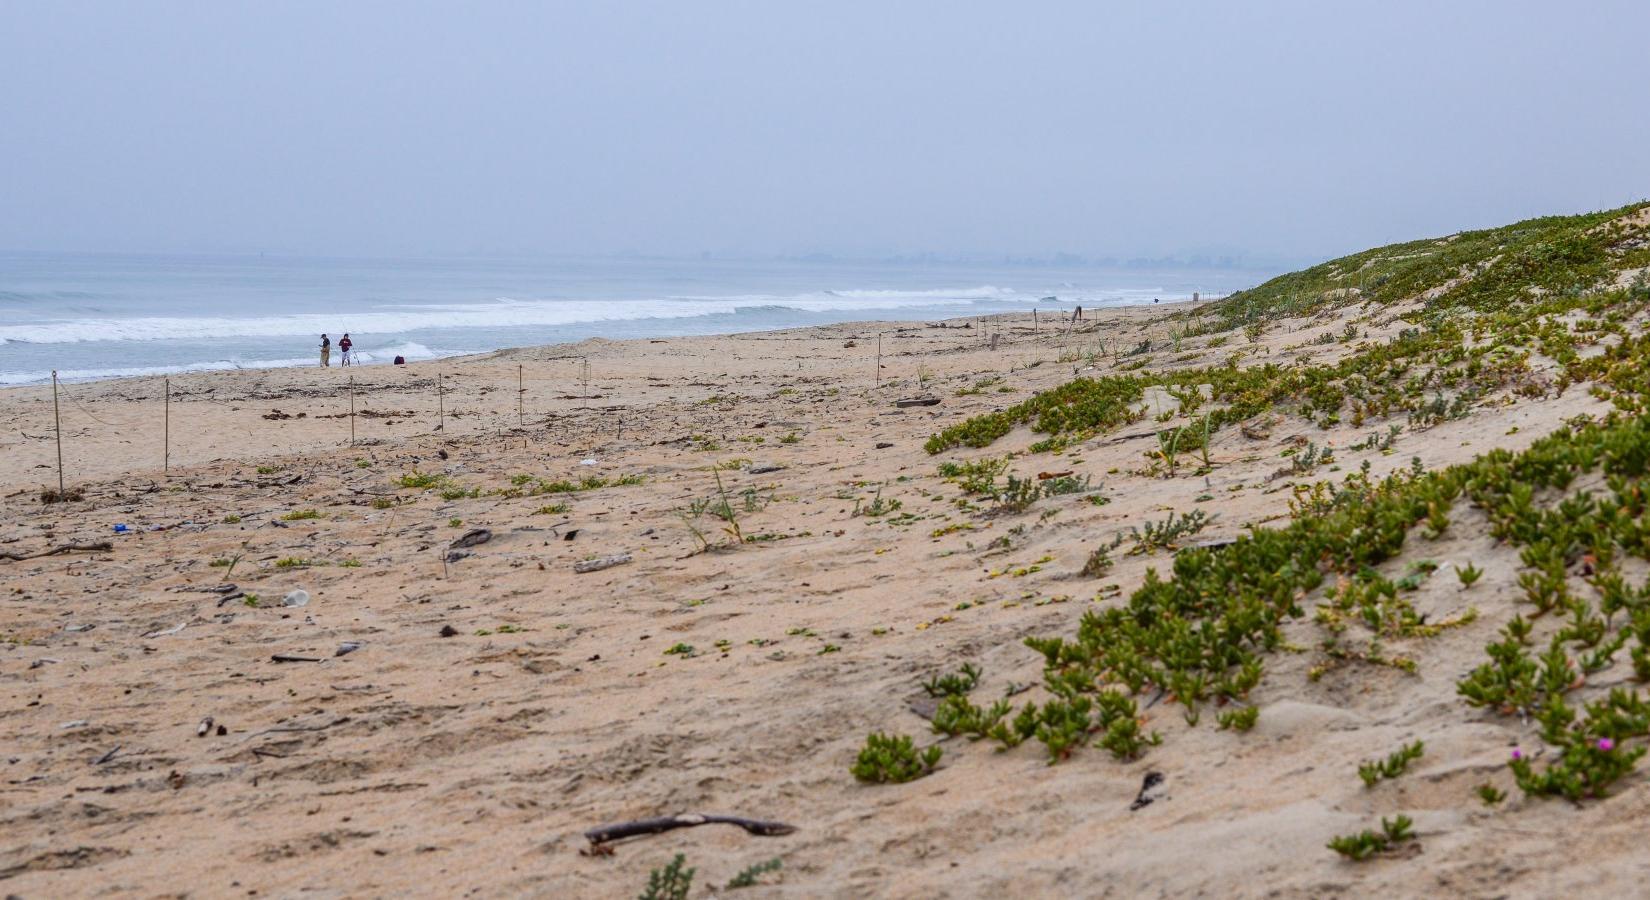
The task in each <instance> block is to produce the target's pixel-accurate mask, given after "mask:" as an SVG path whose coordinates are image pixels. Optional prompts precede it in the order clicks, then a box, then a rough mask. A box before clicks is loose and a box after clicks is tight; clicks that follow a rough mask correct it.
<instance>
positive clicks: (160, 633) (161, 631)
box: [143, 622, 189, 638]
mask: <svg viewBox="0 0 1650 900" xmlns="http://www.w3.org/2000/svg"><path fill="white" fill-rule="evenodd" d="M188 624H189V623H188V622H179V623H178V624H176V625H173V626H172V627H171V628H157V629H155V630H154V631H146V632H144V634H143V636H144V637H146V638H152V637H166V636H167V635H169V634H177V633H178V632H180V631H182V630H183V629H184V626H186V625H188Z"/></svg>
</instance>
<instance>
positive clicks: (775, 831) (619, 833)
mask: <svg viewBox="0 0 1650 900" xmlns="http://www.w3.org/2000/svg"><path fill="white" fill-rule="evenodd" d="M696 825H737V826H739V827H740V828H743V829H745V831H747V832H749V833H751V834H755V835H760V836H762V837H778V836H779V835H782V834H790V833H791V832H793V831H796V826H795V825H786V824H785V823H784V822H763V821H760V820H758V819H744V818H740V817H739V816H707V815H702V814H700V813H682V814H681V815H677V816H661V817H659V818H657V819H640V820H637V821H635V822H620V823H619V824H617V825H603V826H602V827H600V828H592V829H590V830H589V831H586V832H585V833H584V836H585V838H586V839H588V840H589V841H590V843H591V844H605V843H607V842H609V841H617V840H622V839H624V838H628V837H639V836H641V835H644V834H663V833H664V832H666V831H673V830H675V829H677V828H692V827H694V826H696Z"/></svg>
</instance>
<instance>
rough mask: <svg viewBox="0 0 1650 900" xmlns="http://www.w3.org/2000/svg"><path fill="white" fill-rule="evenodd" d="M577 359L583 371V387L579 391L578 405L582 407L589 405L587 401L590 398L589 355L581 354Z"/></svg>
mask: <svg viewBox="0 0 1650 900" xmlns="http://www.w3.org/2000/svg"><path fill="white" fill-rule="evenodd" d="M579 359H580V361H581V363H582V365H581V369H582V370H583V373H584V374H583V378H584V389H583V390H581V391H580V392H579V406H581V407H583V406H589V405H590V404H589V403H588V402H587V401H588V400H589V399H590V357H588V356H581V357H579Z"/></svg>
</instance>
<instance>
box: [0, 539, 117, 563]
mask: <svg viewBox="0 0 1650 900" xmlns="http://www.w3.org/2000/svg"><path fill="white" fill-rule="evenodd" d="M113 549H115V545H114V544H111V543H109V542H108V541H99V542H97V543H95V544H60V545H58V546H56V547H53V548H51V549H50V550H42V551H40V552H39V553H0V559H9V560H16V561H22V560H25V559H38V558H39V557H42V556H56V555H58V554H59V553H101V552H104V551H106V550H113Z"/></svg>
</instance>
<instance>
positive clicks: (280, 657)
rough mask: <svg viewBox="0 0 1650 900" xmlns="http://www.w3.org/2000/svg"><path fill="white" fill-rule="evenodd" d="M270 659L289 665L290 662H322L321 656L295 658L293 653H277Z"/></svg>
mask: <svg viewBox="0 0 1650 900" xmlns="http://www.w3.org/2000/svg"><path fill="white" fill-rule="evenodd" d="M269 658H270V659H271V660H273V661H275V662H278V663H288V662H317V663H318V662H320V661H321V658H320V657H319V656H294V655H293V654H291V653H276V654H273V655H271V656H270V657H269Z"/></svg>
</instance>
